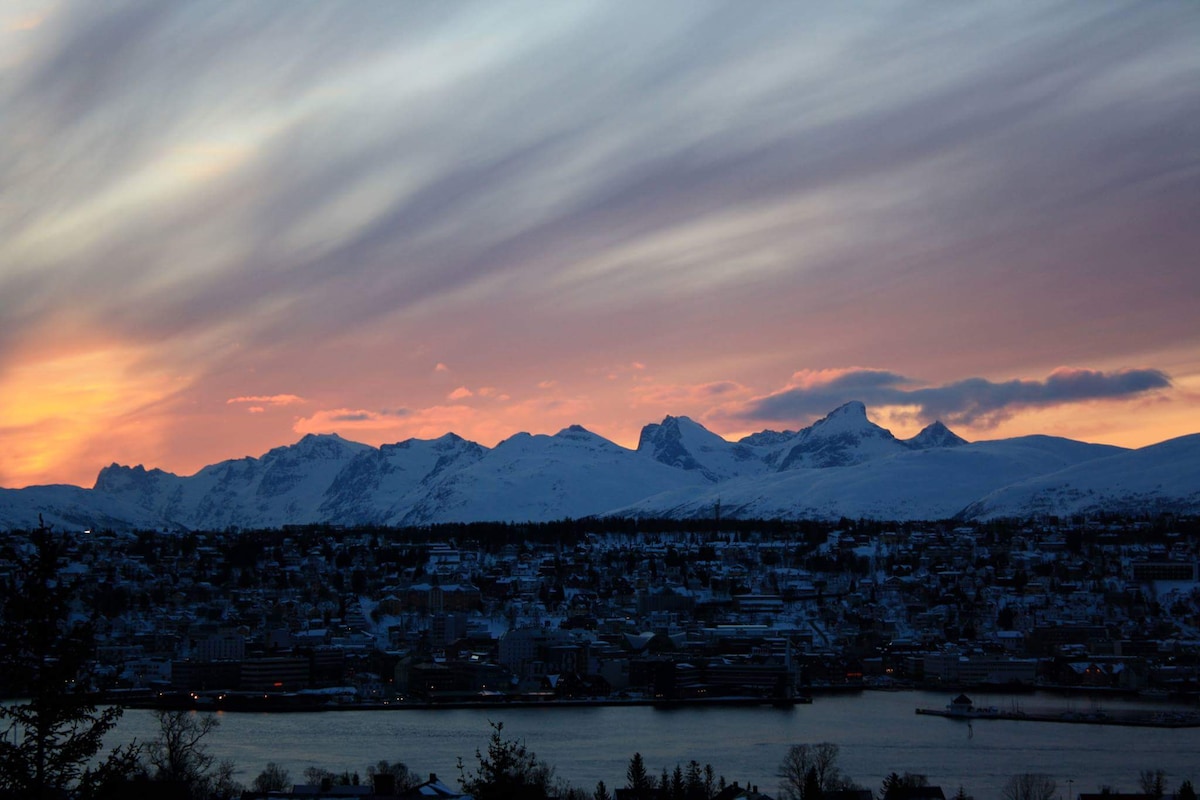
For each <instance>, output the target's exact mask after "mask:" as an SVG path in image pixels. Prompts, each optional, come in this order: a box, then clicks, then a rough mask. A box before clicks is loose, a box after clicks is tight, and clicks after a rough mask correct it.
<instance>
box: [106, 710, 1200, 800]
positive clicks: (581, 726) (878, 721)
mask: <svg viewBox="0 0 1200 800" xmlns="http://www.w3.org/2000/svg"><path fill="white" fill-rule="evenodd" d="M973 697H974V699H975V700H976V702H977V703H978V704H982V705H989V704H990V705H996V706H999V707H1001V708H1005V709H1007V708H1009V707H1011V706H1012V705H1013V704H1014V703H1016V704H1018V705H1019V706H1020V707H1022V708H1025V709H1027V710H1034V709H1035V708H1047V707H1056V708H1071V709H1073V710H1076V711H1080V712H1087V711H1091V710H1093V709H1095V708H1097V707H1099V708H1100V709H1116V708H1126V707H1135V706H1141V707H1151V708H1161V709H1163V710H1170V709H1171V707H1170V706H1165V705H1163V706H1156V705H1153V704H1150V703H1135V702H1126V701H1122V700H1119V699H1109V698H1105V699H1103V700H1099V701H1097V700H1093V699H1085V698H1076V699H1071V698H1062V697H1053V696H1048V695H1044V694H1040V693H1039V694H1036V695H1018V696H1012V697H1001V696H990V697H989V696H987V695H973ZM948 699H949V696H948V695H946V694H943V693H931V692H868V693H863V694H860V695H842V696H818V697H817V698H816V699H815V701H814V702H813V704H812V705H807V706H797V707H795V708H792V709H776V708H770V707H747V708H695V707H691V708H677V709H670V710H660V709H655V708H651V707H644V706H639V707H611V706H610V707H596V708H553V707H535V708H509V707H504V708H495V709H488V710H436V711H418V710H403V711H339V712H326V713H278V714H221V717H220V718H221V724H220V727H218V728H217V729H216V731H214V732H213V733H212V734H211V735H210V739H209V740H208V743H209V750H210V752H211V753H212V754H214V755H215V756H216V757H217V758H218V759H222V758H229V759H232V760H233V761H234V762H235V764H236V765H237V767H238V776H237V777H238V779H239V780H240V781H241V782H242V783H246V784H248V783H249V782H250V781H252V780H253V779H254V776H255V775H257V774H258V773H259V771H261V770H262V768H263V767H264V766H265V765H266V763H267V762H268V761H274V762H276V763H278V764H280V765H281V766H283V767H284V768H286V769H287V770H289V771H290V773H291V776H292V778H293V780H294V781H298V780H300V778H301V774H302V773H303V771H304V769H305V768H306V767H308V766H314V765H315V766H320V767H324V768H326V769H329V770H332V771H334V772H338V773H340V772H342V771H343V770H349V771H351V772H353V771H355V770H357V771H358V772H359V773H360V774H361V775H362V776H363V777H364V778H365V777H366V767H367V765H368V764H374V763H376V762H378V761H379V760H381V759H387V760H389V761H403V762H404V763H405V764H407V765H408V766H409V768H410V769H412V770H414V771H416V772H417V773H418V774H424V773H429V772H436V773H437V774H438V777H439V778H441V779H443V780H444V781H445V782H446V783H449V784H451V785H455V783H456V781H457V778H458V770H457V767H456V764H457V761H458V758H459V757H460V756H461V757H462V759H463V762H464V764H466V765H467V767H468V768H470V767H471V766H473V765H474V764H475V760H474V755H475V750H476V749H477V748H479V749H485V748H486V746H487V739H488V736H489V734H490V732H491V729H490V728H489V726H488V722H489V720H490V721H493V722H497V721H499V722H503V723H504V734H505V737H506V738H513V739H521V740H523V741H524V742H525V744H526V745H528V747H529V748H530V749H531V750H533V751H534V752H535V753H536V754H537V755H538V757H539V758H542V759H545V760H546V761H547V762H549V763H550V764H551V765H553V766H554V767H555V774H556V776H558V777H560V778H564V779H566V780H569V781H570V782H571V783H572V784H574V785H576V786H579V787H581V788H586V789H588V790H589V791H590V790H592V789H594V788H595V786H596V782H597V781H600V780H603V781H604V782H605V783H606V784H607V785H608V786H609V787H610V788H611V787H619V786H623V785H624V782H625V768H626V766H627V764H628V762H629V758H630V756H632V755H633V753H634V752H640V753H641V754H642V755H643V757H644V758H645V761H646V766H647V768H648V769H650V771H651V772H652V774H654V775H658V774H659V773H660V772H661V770H662V768H663V767H667V768H668V770H671V769H674V766H675V764H676V763H680V764H685V765H686V763H687V762H688V761H689V760H690V759H695V760H697V761H699V762H700V763H701V764H704V763H706V762H707V763H711V764H712V765H713V768H714V769H715V770H716V771H717V773H718V774H721V775H724V776H725V777H726V779H727V780H729V781H735V780H736V781H738V782H739V783H741V784H742V785H746V784H757V785H758V786H759V788H760V789H761V791H763V792H767V793H770V794H772V795H774V794H775V793H776V789H777V785H778V779H777V778H776V777H775V773H776V770H777V768H778V765H779V762H780V760H781V759H782V758H783V755H784V753H785V752H786V750H787V748H788V746H789V745H791V744H796V743H801V742H822V741H830V742H835V743H837V744H838V745H839V747H840V748H841V758H840V763H841V766H842V768H843V770H844V771H845V772H846V773H847V774H848V775H849V776H850V777H851V778H853V779H854V780H856V781H857V782H858V783H859V784H861V785H863V786H865V787H867V788H870V789H873V790H877V789H878V788H879V785H880V783H881V782H882V781H883V778H884V776H886V775H887V774H888V773H889V772H892V771H896V772H901V773H902V772H905V771H908V772H917V773H923V774H925V775H928V776H929V780H930V782H931V783H935V784H939V785H941V786H942V787H943V789H945V791H946V795H947V796H950V795H951V794H952V793H953V792H954V791H956V790H957V788H958V786H959V785H962V786H964V787H965V788H966V790H967V792H968V794H971V795H973V796H974V797H975V798H976V800H991V799H992V798H1000V796H1001V790H1002V787H1003V785H1004V783H1005V781H1006V780H1007V779H1008V777H1009V776H1010V775H1013V774H1016V773H1020V772H1044V773H1046V774H1048V775H1050V776H1052V777H1053V778H1054V779H1055V780H1057V781H1058V784H1059V787H1060V793H1061V795H1062V796H1063V797H1066V796H1067V792H1068V789H1069V788H1070V789H1071V790H1072V791H1073V793H1074V794H1078V793H1079V792H1081V791H1088V792H1094V791H1097V789H1098V788H1099V787H1100V786H1104V785H1108V786H1113V787H1115V788H1117V789H1123V790H1125V791H1135V790H1136V789H1137V778H1138V772H1139V771H1140V770H1143V769H1163V770H1165V771H1166V772H1167V774H1168V776H1169V778H1168V787H1169V789H1170V790H1171V791H1174V790H1175V789H1176V788H1177V787H1178V785H1179V782H1180V781H1182V780H1183V779H1184V778H1189V779H1190V780H1191V781H1192V782H1193V783H1194V784H1200V728H1187V729H1165V728H1123V727H1113V726H1101V725H1068V724H1059V723H1040V722H1010V721H1002V720H976V721H975V722H974V723H973V724H972V725H970V726H968V725H967V723H966V722H964V721H961V720H949V719H944V718H941V717H926V716H918V715H916V714H915V713H914V710H915V709H916V708H917V707H933V708H940V707H942V706H943V705H945V703H946V702H947V701H948ZM155 732H156V727H155V720H154V716H153V712H151V711H144V710H130V711H127V712H126V713H125V716H124V718H123V719H122V720H121V723H120V725H119V728H118V730H117V731H116V736H115V738H114V741H117V740H119V741H127V740H129V739H130V738H134V737H136V738H137V739H138V740H139V741H149V740H150V739H153V738H154V735H155ZM1068 781H1071V783H1070V784H1068Z"/></svg>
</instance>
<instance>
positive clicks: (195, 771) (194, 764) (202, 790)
mask: <svg viewBox="0 0 1200 800" xmlns="http://www.w3.org/2000/svg"><path fill="white" fill-rule="evenodd" d="M155 714H156V715H157V716H158V723H159V736H158V738H157V739H155V740H154V741H153V742H151V743H150V744H149V745H148V746H147V748H146V756H147V761H148V763H149V766H150V777H151V778H152V779H153V780H156V781H165V782H169V783H174V784H177V785H178V786H179V787H180V788H181V790H182V791H184V792H186V793H187V796H188V797H191V798H193V799H194V800H209V799H210V798H224V797H232V796H233V795H235V794H237V793H239V792H240V791H241V787H240V786H239V785H238V783H237V782H236V781H234V779H233V770H234V766H233V763H232V762H230V761H220V762H218V761H216V759H215V758H214V757H213V755H212V754H211V753H209V752H208V747H207V745H206V744H205V742H204V739H205V737H207V736H208V735H209V734H210V733H212V732H213V731H214V730H215V729H216V728H217V726H218V725H220V724H221V723H220V720H218V719H217V718H216V717H215V716H213V715H212V714H204V715H202V714H197V713H196V712H194V711H157V712H155Z"/></svg>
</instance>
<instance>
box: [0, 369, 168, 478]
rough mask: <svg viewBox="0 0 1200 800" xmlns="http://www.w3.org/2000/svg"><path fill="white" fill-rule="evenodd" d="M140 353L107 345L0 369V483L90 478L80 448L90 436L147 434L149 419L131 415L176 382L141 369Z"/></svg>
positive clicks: (152, 428)
mask: <svg viewBox="0 0 1200 800" xmlns="http://www.w3.org/2000/svg"><path fill="white" fill-rule="evenodd" d="M140 357H141V353H140V352H139V351H137V350H134V349H130V348H121V347H109V348H106V349H99V350H91V351H88V352H77V353H74V354H65V355H59V356H56V357H53V358H49V359H44V360H39V361H36V362H34V363H24V364H21V363H19V364H18V365H17V366H15V367H13V368H12V369H10V370H9V371H8V372H7V373H5V375H4V376H3V378H2V379H0V419H2V420H3V421H4V426H3V432H4V439H5V448H4V452H3V460H2V461H0V486H4V487H6V488H8V487H22V486H29V485H34V484H43V483H73V484H75V485H90V481H91V480H92V479H93V478H94V477H95V472H96V467H97V464H96V463H95V462H94V461H92V460H90V459H89V458H88V454H89V452H90V451H92V450H93V449H94V446H95V444H96V443H97V441H98V440H105V441H111V440H112V437H114V436H120V437H121V438H122V439H131V438H134V437H141V438H142V439H150V438H154V437H155V436H156V433H157V428H158V425H157V424H156V423H155V422H154V418H153V417H151V416H148V415H146V416H142V417H141V418H135V415H138V414H139V412H140V411H141V410H142V409H144V408H146V407H147V406H149V405H151V404H153V403H155V402H156V401H160V400H162V399H163V398H165V397H167V396H168V395H169V394H170V393H172V392H173V391H176V390H177V389H178V388H179V387H180V385H181V384H182V383H183V381H181V380H179V379H175V378H171V377H170V376H167V375H165V374H163V373H161V372H158V371H155V370H146V369H145V368H144V367H141V366H139V362H140ZM101 457H102V456H101ZM101 463H108V462H107V461H104V462H101Z"/></svg>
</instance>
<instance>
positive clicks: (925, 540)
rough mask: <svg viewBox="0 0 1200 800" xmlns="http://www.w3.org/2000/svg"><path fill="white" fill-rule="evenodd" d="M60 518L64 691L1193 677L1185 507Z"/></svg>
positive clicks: (473, 694) (1198, 650) (308, 699)
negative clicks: (287, 523)
mask: <svg viewBox="0 0 1200 800" xmlns="http://www.w3.org/2000/svg"><path fill="white" fill-rule="evenodd" d="M35 535H36V532H32V531H25V532H23V531H10V532H8V533H6V534H3V536H2V538H0V581H2V582H6V583H7V582H11V581H12V579H13V576H14V574H15V571H17V570H19V569H20V564H21V562H22V559H24V558H26V557H28V555H29V554H30V553H31V552H32V550H33V548H34V543H33V538H34V537H35ZM51 535H52V536H53V537H55V538H56V539H57V540H58V542H59V544H60V545H61V546H60V549H59V556H58V563H57V567H56V569H57V576H58V578H59V579H60V580H61V581H63V582H64V583H65V584H74V585H75V586H76V587H77V589H78V591H77V598H78V599H77V601H76V602H77V603H78V607H77V608H76V609H75V610H76V612H77V613H80V614H86V615H89V616H91V617H93V618H94V619H95V620H96V633H97V648H96V650H95V659H96V664H95V669H94V670H93V671H92V674H93V675H94V676H95V677H94V678H93V685H90V686H86V687H78V688H79V689H80V690H85V689H86V690H88V691H95V692H101V693H104V695H105V696H106V699H108V700H109V701H111V702H118V703H121V704H124V705H130V706H135V705H152V706H158V707H187V708H202V709H203V708H211V709H225V710H239V709H257V708H268V709H287V708H304V709H315V708H330V709H334V708H363V707H372V708H374V707H378V708H387V707H397V708H404V707H406V706H411V705H414V704H416V705H422V706H428V705H439V704H440V705H448V706H454V705H463V704H469V705H479V704H493V703H534V702H536V703H555V702H556V703H597V702H610V703H619V702H623V703H656V704H671V703H705V702H707V703H723V702H727V703H750V702H754V703H777V704H788V703H795V702H806V701H808V700H809V699H810V698H812V697H813V696H814V695H819V694H820V693H822V692H831V691H847V690H862V689H892V688H904V687H919V688H935V689H945V690H946V691H947V697H948V698H949V697H950V696H952V695H953V694H955V693H958V692H960V691H963V690H970V689H978V688H979V687H988V688H990V689H992V690H997V691H998V690H1021V689H1031V688H1034V687H1043V688H1045V687H1052V688H1056V689H1061V690H1064V691H1088V692H1113V693H1139V694H1142V695H1146V696H1156V697H1162V698H1173V699H1180V700H1189V701H1195V700H1196V698H1198V697H1200V582H1198V578H1200V575H1198V572H1197V570H1198V566H1197V565H1198V560H1200V519H1197V518H1194V517H1157V518H1151V519H1131V518H1115V517H1114V518H1087V519H1083V518H1076V519H1043V520H1037V521H1026V522H1019V523H1018V522H1004V521H1000V522H989V523H972V524H962V523H957V522H941V523H924V524H918V523H892V524H889V523H882V522H876V521H852V520H841V521H840V522H837V523H825V522H794V523H789V522H782V521H778V520H775V521H744V520H739V521H720V520H708V521H690V522H680V521H668V520H661V521H655V520H632V519H609V520H569V521H564V522H561V523H549V524H540V525H503V524H496V525H486V524H474V525H452V526H451V525H448V526H438V527H433V528H420V529H386V528H360V529H355V528H345V529H343V528H337V527H332V526H305V527H296V528H290V529H281V530H265V531H237V532H234V531H222V532H193V533H183V534H179V533H156V532H149V531H147V532H138V533H114V532H105V531H90V532H80V533H70V532H56V531H52V532H51ZM2 688H4V689H6V690H8V692H11V691H12V690H13V687H2Z"/></svg>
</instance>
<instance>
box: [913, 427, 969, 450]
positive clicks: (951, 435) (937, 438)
mask: <svg viewBox="0 0 1200 800" xmlns="http://www.w3.org/2000/svg"><path fill="white" fill-rule="evenodd" d="M904 443H905V444H907V445H908V446H909V447H911V448H912V449H913V450H929V449H931V448H934V447H960V446H962V445H964V444H968V442H967V440H966V439H964V438H962V437H961V436H959V435H958V434H957V433H955V432H954V431H952V430H950V429H949V428H947V427H946V426H945V425H943V424H942V421H941V420H937V421H935V422H934V423H933V424H931V425H926V426H925V427H924V428H923V429H922V430H921V432H920V433H918V434H917V435H916V436H914V437H913V438H911V439H906V440H904Z"/></svg>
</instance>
